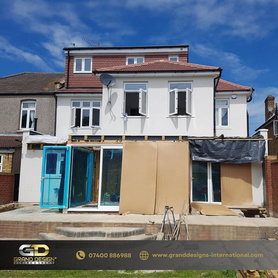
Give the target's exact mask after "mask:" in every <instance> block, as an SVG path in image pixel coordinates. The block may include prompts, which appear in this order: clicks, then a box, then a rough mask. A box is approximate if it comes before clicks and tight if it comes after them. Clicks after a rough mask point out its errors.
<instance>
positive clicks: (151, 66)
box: [95, 60, 221, 73]
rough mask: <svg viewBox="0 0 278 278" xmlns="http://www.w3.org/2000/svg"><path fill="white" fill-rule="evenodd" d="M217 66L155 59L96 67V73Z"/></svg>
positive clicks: (179, 69)
mask: <svg viewBox="0 0 278 278" xmlns="http://www.w3.org/2000/svg"><path fill="white" fill-rule="evenodd" d="M220 70H221V69H220V68H218V67H212V66H205V65H198V64H191V63H183V62H174V61H168V60H155V61H151V62H147V63H140V64H133V65H124V66H115V67H108V68H98V69H96V71H95V72H96V73H101V72H111V73H113V72H114V73H123V72H125V73H129V72H183V71H192V72H195V71H220Z"/></svg>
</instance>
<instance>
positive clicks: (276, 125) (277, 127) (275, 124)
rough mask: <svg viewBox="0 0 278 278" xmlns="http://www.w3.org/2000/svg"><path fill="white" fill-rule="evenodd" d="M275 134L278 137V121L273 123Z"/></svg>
mask: <svg viewBox="0 0 278 278" xmlns="http://www.w3.org/2000/svg"><path fill="white" fill-rule="evenodd" d="M273 134H274V136H278V120H275V121H273Z"/></svg>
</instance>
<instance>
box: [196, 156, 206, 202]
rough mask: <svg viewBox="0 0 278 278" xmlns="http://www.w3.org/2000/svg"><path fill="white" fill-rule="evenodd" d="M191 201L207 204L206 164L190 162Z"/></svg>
mask: <svg viewBox="0 0 278 278" xmlns="http://www.w3.org/2000/svg"><path fill="white" fill-rule="evenodd" d="M192 200H193V202H208V171H207V163H206V162H200V161H193V162H192Z"/></svg>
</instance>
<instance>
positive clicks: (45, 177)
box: [40, 147, 71, 208]
mask: <svg viewBox="0 0 278 278" xmlns="http://www.w3.org/2000/svg"><path fill="white" fill-rule="evenodd" d="M70 153H71V148H70V147H44V149H43V165H42V181H41V201H40V206H41V207H52V208H67V207H68V188H69V179H68V177H69V167H70Z"/></svg>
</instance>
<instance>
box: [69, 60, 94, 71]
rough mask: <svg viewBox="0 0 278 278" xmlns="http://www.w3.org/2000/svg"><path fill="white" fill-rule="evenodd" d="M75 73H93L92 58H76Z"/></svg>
mask: <svg viewBox="0 0 278 278" xmlns="http://www.w3.org/2000/svg"><path fill="white" fill-rule="evenodd" d="M73 72H74V73H91V72H92V57H75V58H74V70H73Z"/></svg>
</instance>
